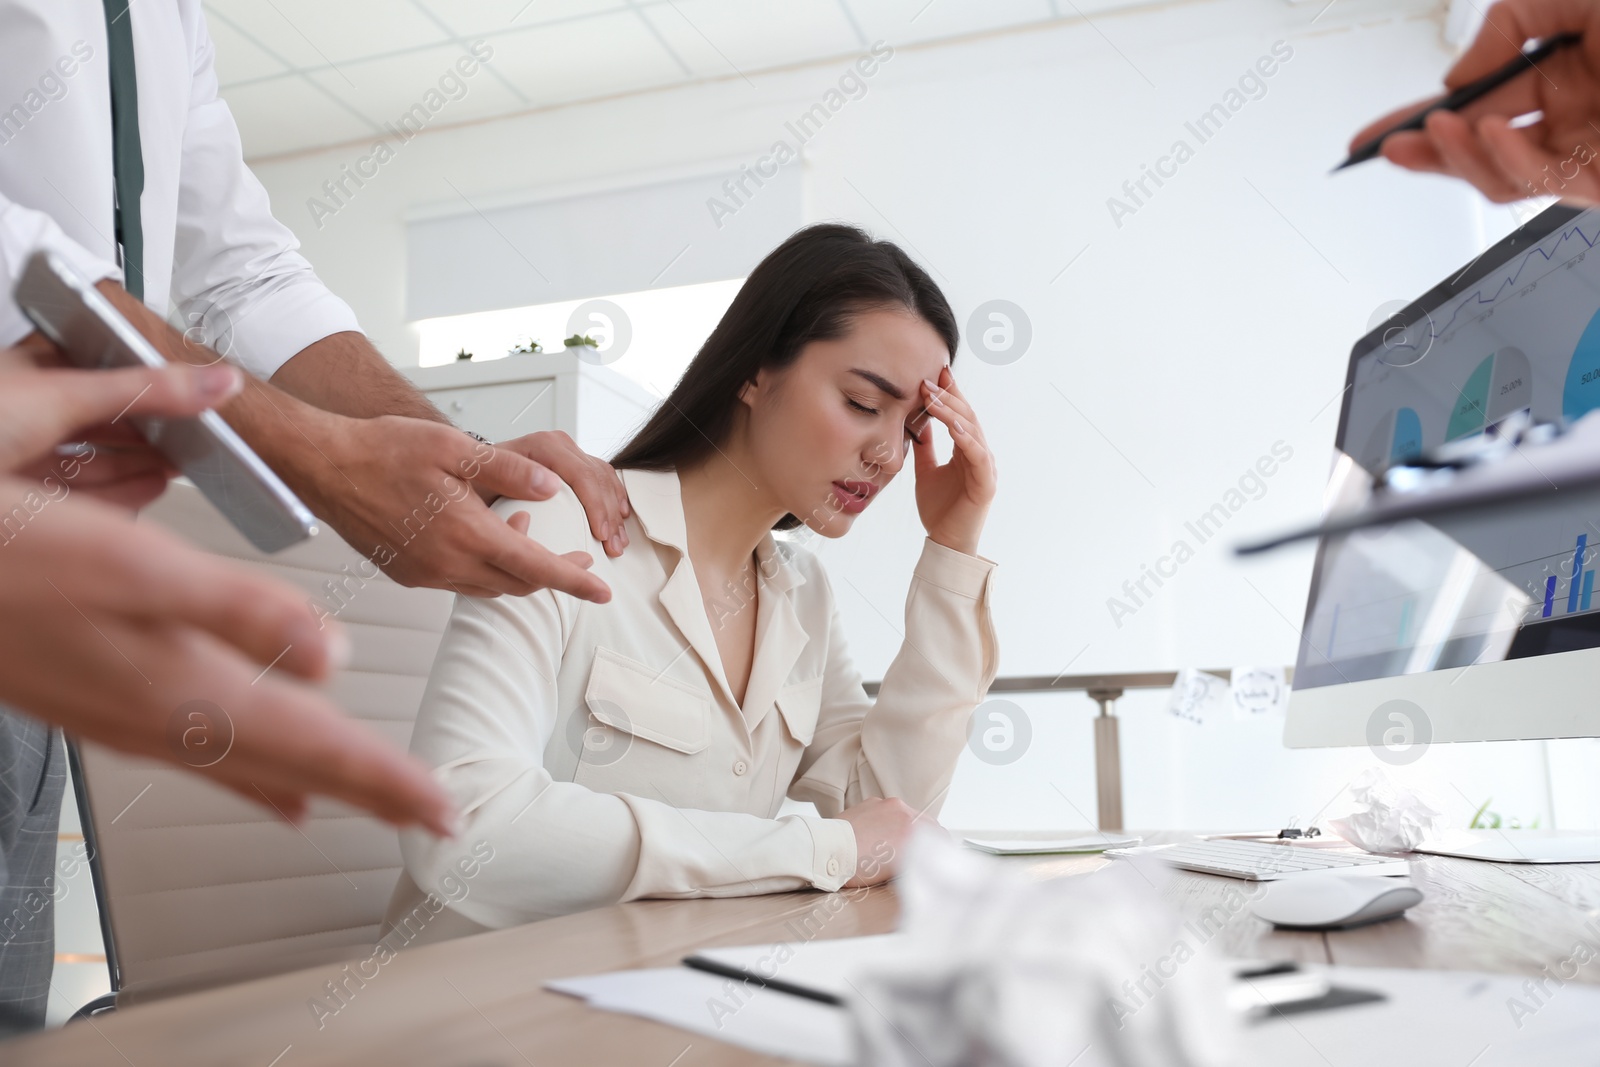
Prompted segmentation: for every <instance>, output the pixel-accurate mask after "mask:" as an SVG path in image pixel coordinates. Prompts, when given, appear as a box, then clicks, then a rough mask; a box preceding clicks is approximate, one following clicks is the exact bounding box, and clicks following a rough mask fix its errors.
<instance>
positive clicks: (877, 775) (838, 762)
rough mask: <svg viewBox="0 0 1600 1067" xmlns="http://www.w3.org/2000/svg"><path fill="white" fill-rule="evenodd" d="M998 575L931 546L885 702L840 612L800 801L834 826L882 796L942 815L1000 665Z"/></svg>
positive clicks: (917, 574)
mask: <svg viewBox="0 0 1600 1067" xmlns="http://www.w3.org/2000/svg"><path fill="white" fill-rule="evenodd" d="M994 569H995V564H994V563H993V562H992V561H990V560H987V559H983V558H982V557H980V556H969V555H967V554H965V553H963V552H957V551H955V550H954V549H950V548H946V547H945V546H943V545H941V544H938V543H936V542H934V541H932V540H926V541H925V542H924V544H923V549H922V558H921V559H919V560H918V561H917V566H916V570H915V571H914V572H913V574H912V578H911V590H910V592H909V593H908V594H907V595H906V613H905V641H904V643H902V644H901V646H900V651H899V653H898V654H897V655H896V656H895V658H894V661H893V662H892V663H890V664H889V669H888V670H887V671H886V672H885V673H884V676H883V685H882V686H881V687H880V688H879V690H878V699H877V700H876V702H874V701H872V700H871V699H869V698H868V697H867V695H866V690H865V689H863V688H862V684H861V672H860V671H859V670H857V669H856V666H855V664H854V663H853V662H852V661H851V659H850V652H849V649H848V648H847V647H846V643H845V637H844V628H843V626H842V625H841V623H840V620H839V613H838V609H837V608H835V609H834V612H833V617H832V622H831V624H830V625H829V627H828V660H827V667H826V668H825V670H824V674H823V688H822V707H821V710H820V712H819V714H818V718H817V730H816V733H815V735H814V736H813V737H812V740H811V744H810V745H808V746H807V748H806V751H805V755H804V756H803V757H802V759H801V761H800V767H799V770H798V771H797V772H796V775H795V783H794V785H793V786H792V787H791V788H790V790H789V796H790V797H791V798H793V799H795V800H809V801H811V802H812V803H813V804H815V805H816V806H817V810H818V811H819V812H821V814H822V815H823V816H825V817H827V818H829V819H832V818H833V817H835V816H837V815H838V814H839V812H841V811H843V810H844V809H845V808H848V807H850V806H852V805H854V804H858V803H860V802H861V801H863V800H870V799H873V798H875V797H897V798H899V799H901V800H903V801H905V802H906V803H907V804H909V805H911V807H912V808H914V809H916V810H917V811H919V812H922V813H925V814H927V815H929V816H933V817H937V816H938V814H939V809H940V808H941V807H942V806H943V804H944V799H945V794H946V793H947V791H948V790H949V788H950V780H951V778H952V777H953V776H954V774H955V768H956V760H957V758H958V757H959V756H960V754H961V748H962V746H963V745H965V744H966V740H967V730H968V725H969V722H970V720H971V717H972V711H973V709H974V708H976V707H977V706H978V704H979V703H980V702H981V701H982V700H983V698H984V695H985V694H986V693H987V692H988V689H989V684H990V683H991V682H993V681H994V677H995V674H996V672H997V671H998V670H999V666H1000V657H999V643H998V642H997V640H996V639H995V632H994V623H993V621H992V619H991V618H990V614H989V606H990V599H991V586H992V584H993V574H994ZM812 570H813V573H812V574H811V575H810V576H808V578H807V580H808V581H820V582H826V581H827V576H826V574H825V573H824V572H823V571H822V568H821V567H820V566H817V567H813V569H812ZM829 595H830V597H831V596H832V594H831V592H830V594H829Z"/></svg>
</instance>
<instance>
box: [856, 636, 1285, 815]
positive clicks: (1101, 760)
mask: <svg viewBox="0 0 1600 1067" xmlns="http://www.w3.org/2000/svg"><path fill="white" fill-rule="evenodd" d="M1205 673H1206V674H1214V675H1216V676H1217V677H1218V678H1221V679H1222V680H1223V681H1225V682H1232V681H1233V671H1232V670H1230V669H1228V668H1226V667H1224V668H1220V669H1215V670H1213V669H1207V670H1206V671H1205ZM1293 674H1294V669H1293V668H1289V670H1287V671H1286V672H1285V676H1286V678H1290V679H1292V677H1293ZM1177 680H1178V672H1177V671H1131V672H1125V673H1122V674H1058V675H1056V676H1055V677H1054V678H1051V677H1049V676H1048V675H1043V674H1041V675H1032V676H1023V677H1016V678H996V679H995V680H994V682H993V683H992V684H990V686H989V695H990V696H994V695H996V694H998V693H1073V692H1082V693H1083V694H1084V695H1085V696H1087V697H1088V698H1089V699H1090V700H1092V701H1094V702H1095V703H1096V704H1098V705H1100V714H1098V715H1096V716H1095V720H1094V782H1095V803H1096V807H1097V811H1096V821H1097V822H1098V823H1099V824H1100V829H1102V830H1121V829H1123V825H1122V743H1121V739H1120V736H1119V733H1118V723H1117V716H1116V712H1115V710H1114V709H1113V705H1114V704H1115V703H1116V702H1117V700H1119V699H1120V698H1121V697H1122V695H1123V694H1124V693H1125V692H1127V691H1128V690H1129V689H1171V688H1172V684H1173V683H1174V682H1176V681H1177ZM879 684H880V683H878V682H868V683H867V686H866V688H867V695H868V696H871V697H876V696H877V695H878V686H879Z"/></svg>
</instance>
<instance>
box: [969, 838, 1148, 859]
mask: <svg viewBox="0 0 1600 1067" xmlns="http://www.w3.org/2000/svg"><path fill="white" fill-rule="evenodd" d="M1142 840H1144V839H1143V838H1140V837H1126V836H1123V835H1120V834H1085V835H1084V836H1082V837H1058V838H1054V839H1052V840H1035V841H1029V840H1027V839H1025V838H1006V837H968V838H965V841H966V843H967V844H969V845H971V846H972V847H973V848H975V849H977V850H978V851H980V852H988V853H990V854H992V855H995V856H1040V855H1047V854H1049V853H1052V852H1104V851H1105V850H1106V849H1108V848H1131V847H1133V846H1134V845H1137V844H1138V843H1139V842H1140V841H1142Z"/></svg>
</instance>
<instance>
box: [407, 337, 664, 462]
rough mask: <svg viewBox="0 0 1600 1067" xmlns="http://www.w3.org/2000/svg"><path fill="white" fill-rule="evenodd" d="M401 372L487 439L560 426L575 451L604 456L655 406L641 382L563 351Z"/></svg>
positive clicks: (442, 408) (466, 427) (456, 420)
mask: <svg viewBox="0 0 1600 1067" xmlns="http://www.w3.org/2000/svg"><path fill="white" fill-rule="evenodd" d="M405 373H406V374H407V375H408V376H409V377H410V378H411V380H412V381H413V382H415V383H416V385H417V388H418V389H421V390H422V391H423V392H424V393H425V394H427V396H428V399H429V400H431V401H433V403H434V404H435V405H436V406H437V407H438V408H439V410H440V411H442V412H444V414H445V417H446V418H448V419H449V420H450V421H451V422H453V423H455V424H456V425H457V426H459V427H461V428H462V429H463V430H471V431H472V432H473V433H478V434H482V435H483V436H484V437H487V438H488V439H489V440H491V441H505V440H508V439H509V438H512V437H520V436H522V435H523V434H525V433H533V432H535V431H537V430H565V431H566V432H567V433H569V434H571V435H572V438H573V440H575V441H577V442H578V447H579V448H582V449H583V450H584V451H585V452H588V453H591V454H592V455H596V456H602V457H607V458H609V457H610V456H611V455H612V454H613V453H615V452H616V451H617V450H618V449H619V448H621V447H622V445H623V444H625V443H626V442H627V440H628V438H629V437H631V436H632V435H633V432H634V431H635V430H637V429H638V428H639V426H640V425H641V424H642V423H643V422H644V419H645V417H646V416H647V415H649V413H650V412H651V411H652V410H653V409H654V408H655V406H656V404H657V403H658V401H657V398H656V397H655V396H653V395H652V394H651V393H650V392H649V391H648V390H646V389H645V388H644V387H643V386H640V385H637V384H635V383H634V382H633V381H631V380H630V379H628V378H624V377H623V376H622V375H620V374H618V373H616V372H615V371H613V370H610V369H608V368H606V367H599V366H595V365H593V364H591V363H587V362H585V361H583V360H581V359H579V358H578V357H577V355H576V354H575V353H573V352H571V351H561V352H550V353H539V354H537V355H515V356H506V357H505V358H504V359H492V360H485V361H482V362H479V361H476V360H461V361H459V362H457V363H450V364H446V365H444V366H440V367H409V368H406V370H405Z"/></svg>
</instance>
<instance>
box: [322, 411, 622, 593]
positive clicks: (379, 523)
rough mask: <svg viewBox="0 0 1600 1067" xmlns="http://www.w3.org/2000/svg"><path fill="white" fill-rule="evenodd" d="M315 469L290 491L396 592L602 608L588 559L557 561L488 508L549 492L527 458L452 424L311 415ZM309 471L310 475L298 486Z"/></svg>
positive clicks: (541, 472)
mask: <svg viewBox="0 0 1600 1067" xmlns="http://www.w3.org/2000/svg"><path fill="white" fill-rule="evenodd" d="M316 422H317V425H316V426H314V427H312V428H311V433H310V434H308V440H309V439H311V437H315V438H316V440H317V444H316V450H317V451H318V452H319V453H321V455H322V460H323V462H322V464H321V469H320V470H318V469H317V467H316V466H315V465H313V464H308V465H305V466H302V467H301V468H300V471H299V475H300V476H299V477H297V478H296V481H295V483H292V484H294V488H295V489H296V491H297V492H300V493H301V494H302V495H303V496H305V497H306V502H307V504H309V505H310V506H311V509H312V510H313V511H315V512H316V513H317V514H318V515H320V516H322V517H323V518H325V519H326V520H327V521H328V522H329V523H330V524H331V525H332V526H333V527H334V528H335V529H336V530H338V531H339V533H340V534H341V535H342V536H343V537H344V539H345V540H346V541H348V542H349V543H350V544H351V546H353V547H354V548H355V549H356V550H357V551H359V552H361V553H363V554H365V555H367V556H368V557H369V558H370V559H371V560H372V561H373V562H374V563H375V564H377V565H378V566H379V567H380V568H382V569H383V571H384V573H386V574H388V575H389V577H391V578H393V579H394V580H395V581H397V582H399V583H400V584H401V585H410V586H429V587H432V588H437V589H450V590H454V591H455V592H458V593H463V594H465V595H468V596H478V597H492V596H499V595H501V594H504V593H509V594H511V595H513V596H525V595H527V594H528V593H531V592H533V591H534V590H536V589H545V588H549V589H557V590H560V591H561V592H564V593H570V594H571V595H573V596H575V597H579V598H580V599H583V600H592V601H595V602H597V603H605V602H606V601H607V600H609V599H611V591H610V589H608V588H607V587H606V584H605V583H604V582H602V581H601V580H600V579H599V578H596V577H595V576H594V575H592V574H590V573H589V572H588V568H589V567H590V566H591V565H592V564H593V562H594V561H593V559H592V558H591V557H590V556H589V554H588V553H586V552H569V553H566V554H565V555H557V554H555V553H553V552H551V551H549V550H548V549H546V548H544V547H543V546H541V545H539V544H538V543H537V542H535V541H532V540H530V539H529V538H528V537H527V536H526V529H527V526H526V523H527V520H526V517H523V518H522V519H521V520H520V528H519V525H518V523H517V522H516V521H515V520H514V521H513V522H512V523H507V522H505V521H503V520H502V519H501V518H500V517H499V516H497V515H495V514H494V513H493V512H492V511H490V510H489V506H488V505H487V504H485V503H484V497H486V496H488V497H499V496H510V497H516V498H518V499H523V500H545V499H548V498H549V497H550V496H551V495H553V494H554V493H555V492H556V490H557V488H558V485H559V483H558V482H557V480H556V477H555V475H554V474H552V473H551V472H550V471H548V470H546V469H545V468H543V467H541V466H540V465H539V464H537V463H535V462H534V461H533V460H531V459H528V458H527V457H526V456H523V455H519V454H517V453H516V452H513V451H509V450H506V449H501V448H496V447H494V446H492V445H487V444H484V443H482V442H480V441H474V440H473V439H472V438H471V437H468V436H467V435H466V434H465V433H462V432H461V431H460V430H457V429H455V428H454V427H452V426H449V425H446V424H444V423H440V422H432V421H429V420H426V419H413V418H406V417H404V416H399V415H384V416H381V417H379V418H372V419H351V418H346V417H343V416H338V415H330V414H328V413H325V412H323V413H319V417H318V418H317V420H316ZM308 474H311V475H312V476H311V477H307V475H308Z"/></svg>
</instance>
